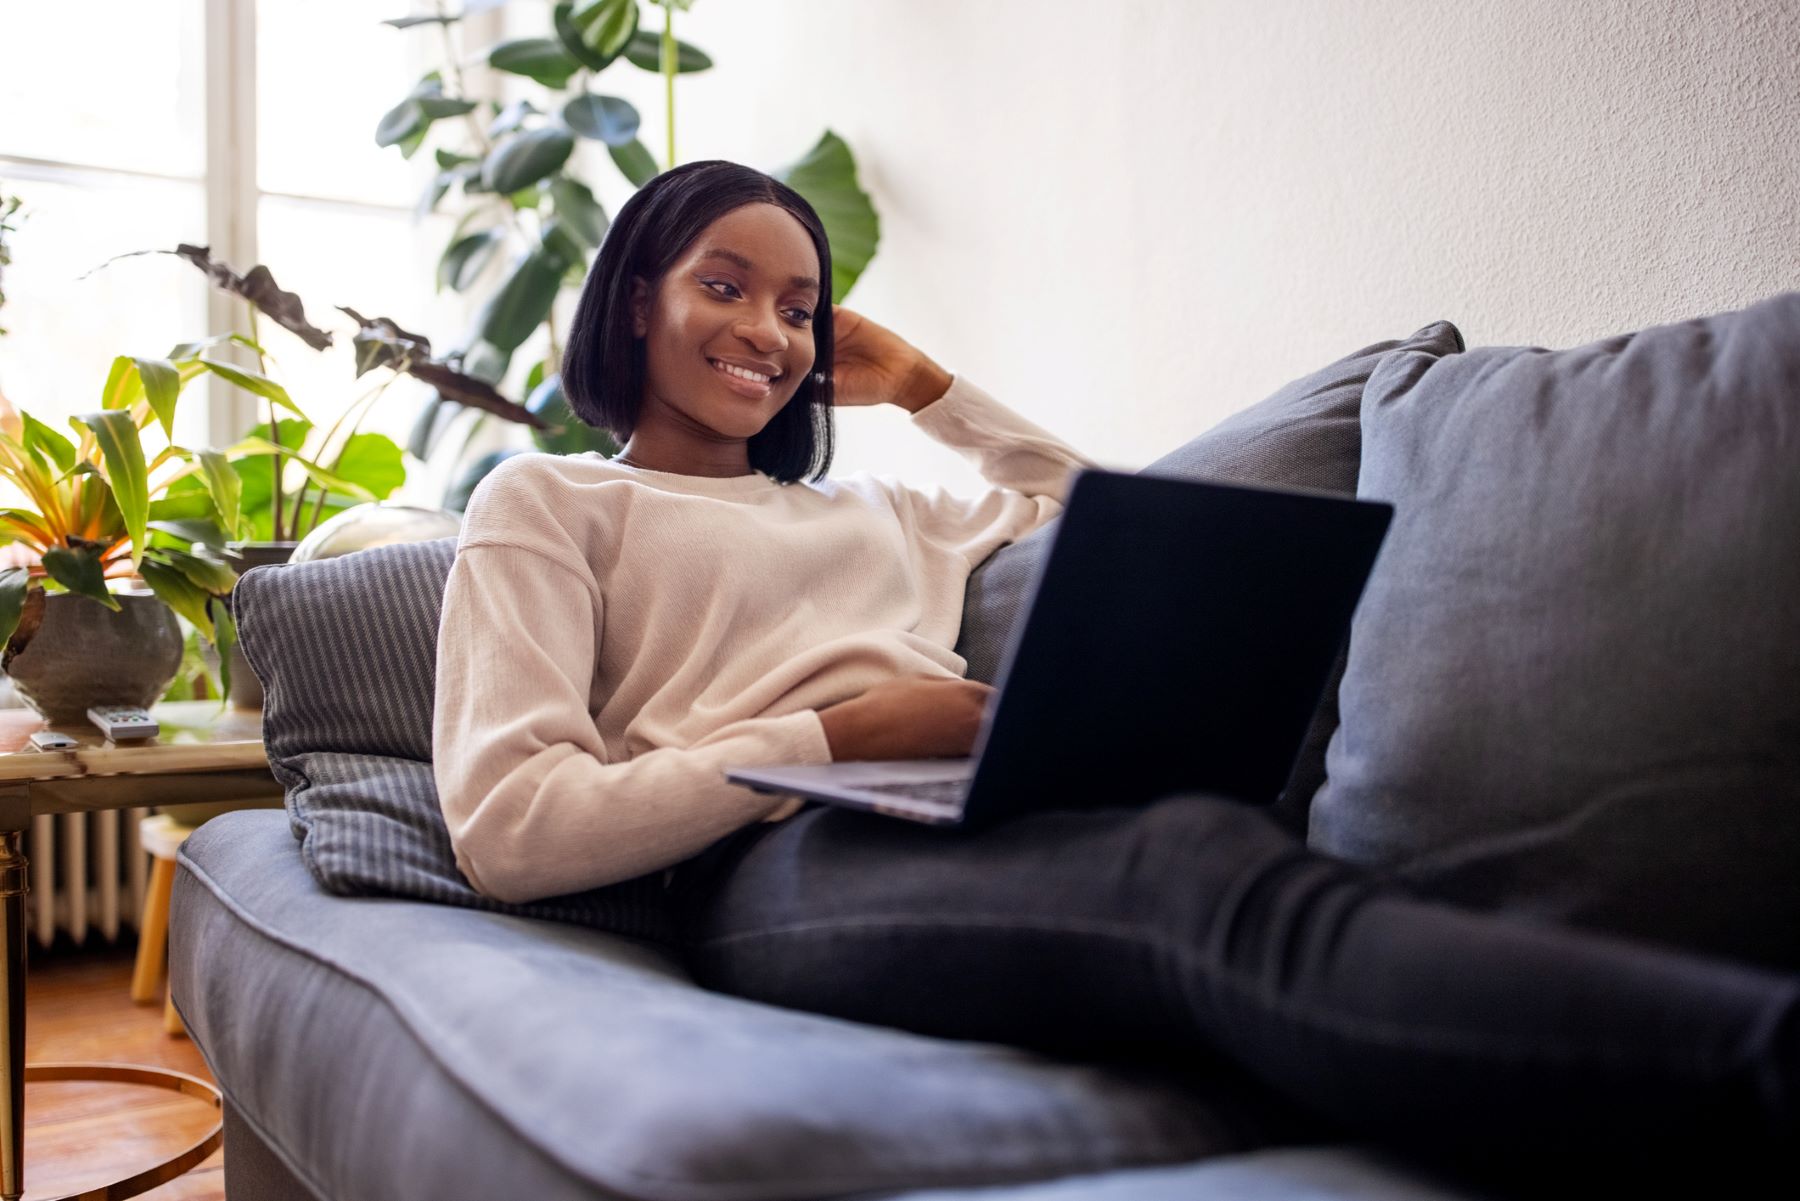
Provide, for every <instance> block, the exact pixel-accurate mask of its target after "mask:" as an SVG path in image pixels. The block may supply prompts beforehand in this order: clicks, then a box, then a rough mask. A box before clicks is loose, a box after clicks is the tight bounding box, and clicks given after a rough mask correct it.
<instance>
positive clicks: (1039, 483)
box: [898, 375, 1098, 564]
mask: <svg viewBox="0 0 1800 1201" xmlns="http://www.w3.org/2000/svg"><path fill="white" fill-rule="evenodd" d="M913 424H914V425H916V426H917V427H918V428H919V429H921V430H923V431H924V432H925V433H926V434H928V435H930V436H931V437H932V438H933V439H935V440H936V441H938V442H941V443H943V444H944V445H946V446H948V447H950V448H951V449H953V450H955V451H957V452H959V453H960V454H961V455H962V456H963V457H964V458H966V459H968V460H969V461H970V462H972V463H974V464H975V466H976V467H978V468H980V470H981V474H982V476H983V477H984V478H986V479H987V481H988V482H989V483H991V484H993V485H995V487H994V488H992V489H990V490H989V491H987V492H985V493H983V494H982V495H980V496H977V497H972V498H967V497H960V496H952V495H950V494H949V493H947V492H945V491H944V490H943V489H942V488H934V489H932V490H930V491H920V490H918V489H914V488H908V487H905V486H904V485H898V486H899V487H900V488H901V493H902V499H903V500H904V501H905V503H906V504H907V506H908V507H909V508H910V509H911V510H912V513H913V515H914V519H915V521H917V523H918V528H919V533H920V534H921V535H922V536H923V537H925V538H927V539H929V540H931V541H933V542H937V543H939V544H942V545H947V546H951V547H954V548H955V549H956V550H958V551H960V552H961V553H962V554H963V555H964V556H965V557H966V558H967V559H968V560H969V562H970V563H971V564H975V563H979V562H981V561H982V560H983V559H985V558H987V556H988V555H990V554H992V553H993V552H994V551H995V550H996V549H998V548H999V547H1001V546H1003V545H1005V544H1006V543H1008V542H1016V541H1018V540H1019V539H1020V538H1023V537H1024V536H1025V535H1026V534H1029V533H1030V532H1031V531H1033V530H1035V529H1037V528H1038V527H1039V526H1041V525H1043V524H1044V523H1045V522H1047V521H1049V520H1050V519H1051V518H1053V517H1055V516H1056V515H1057V514H1059V513H1061V512H1062V509H1063V501H1064V499H1065V498H1066V497H1067V496H1068V494H1069V485H1070V482H1071V480H1072V479H1073V477H1074V474H1075V472H1076V471H1077V470H1078V469H1080V468H1083V467H1097V466H1098V464H1097V463H1095V462H1094V461H1093V460H1092V459H1089V458H1088V457H1087V456H1086V455H1084V454H1082V453H1081V452H1080V451H1078V450H1076V449H1075V448H1074V447H1072V446H1070V445H1069V444H1068V443H1066V442H1064V441H1062V440H1061V439H1059V438H1058V437H1057V436H1056V435H1055V434H1052V433H1050V432H1049V431H1048V430H1046V429H1044V428H1043V427H1041V426H1038V425H1035V424H1033V423H1032V422H1030V421H1027V420H1026V419H1025V418H1023V417H1021V416H1020V415H1019V414H1017V413H1015V412H1013V411H1012V410H1011V409H1009V408H1007V407H1006V406H1005V405H1003V404H1001V403H1000V402H999V401H997V400H995V399H994V398H993V397H992V396H989V395H988V394H987V393H986V392H984V391H982V390H981V389H980V388H978V387H976V386H975V385H974V384H971V383H969V382H968V381H967V380H965V379H964V378H963V377H962V376H960V375H958V376H955V377H953V378H952V380H951V383H950V388H949V390H948V391H946V392H945V393H944V394H943V395H942V396H940V397H939V398H938V399H936V400H934V401H932V402H931V403H930V404H928V405H926V406H925V407H924V408H922V409H920V410H919V411H918V412H917V413H915V414H913Z"/></svg>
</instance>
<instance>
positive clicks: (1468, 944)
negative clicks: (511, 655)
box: [678, 796, 1800, 1167]
mask: <svg viewBox="0 0 1800 1201" xmlns="http://www.w3.org/2000/svg"><path fill="white" fill-rule="evenodd" d="M694 867H695V870H694V871H693V873H692V874H691V875H686V876H684V878H683V879H682V880H681V883H680V884H678V896H680V897H681V899H682V903H683V906H684V910H685V921H686V923H687V931H688V937H689V943H690V957H691V963H692V965H693V967H694V970H695V972H696V974H697V976H698V977H699V979H700V980H701V982H702V983H703V984H706V985H708V986H710V987H714V988H717V989H720V990H723V991H727V992H732V993H736V994H739V995H743V996H748V997H752V998H756V999H759V1000H764V1001H769V1002H773V1003H776V1004H782V1005H787V1006H790V1007H794V1008H801V1009H808V1010H813V1011H817V1012H822V1013H828V1014H833V1015H837V1016H841V1017H846V1018H851V1019H856V1020H861V1021H867V1022H874V1023H880V1024H885V1025H891V1026H898V1027H902V1028H906V1029H911V1030H916V1031H921V1032H925V1033H930V1034H936V1035H940V1036H945V1037H953V1038H974V1039H990V1040H995V1041H1001V1042H1007V1043H1012V1044H1015V1045H1021V1046H1028V1047H1035V1048H1040V1049H1044V1050H1047V1051H1051V1052H1054V1053H1060V1054H1087V1053H1099V1054H1104V1053H1110V1052H1119V1053H1125V1054H1131V1053H1135V1052H1145V1051H1150V1050H1153V1049H1160V1051H1161V1053H1162V1054H1163V1055H1164V1056H1165V1057H1166V1056H1167V1053H1168V1051H1169V1050H1170V1049H1187V1050H1188V1052H1189V1053H1191V1054H1193V1055H1195V1056H1196V1057H1199V1056H1204V1055H1208V1054H1211V1053H1212V1052H1213V1051H1217V1052H1220V1053H1223V1054H1224V1055H1226V1056H1228V1057H1229V1058H1231V1059H1234V1060H1236V1061H1237V1062H1238V1063H1240V1064H1242V1065H1243V1066H1244V1067H1245V1068H1246V1069H1248V1070H1249V1071H1250V1072H1251V1073H1252V1074H1253V1075H1255V1076H1257V1077H1259V1078H1261V1079H1262V1080H1263V1081H1264V1082H1266V1083H1267V1084H1269V1085H1271V1086H1273V1087H1274V1088H1275V1089H1276V1090H1277V1091H1279V1092H1280V1093H1282V1094H1283V1095H1285V1096H1286V1097H1288V1098H1289V1099H1291V1100H1293V1101H1295V1102H1297V1103H1299V1104H1300V1105H1301V1106H1303V1107H1305V1108H1307V1109H1309V1110H1310V1111H1312V1112H1313V1113H1315V1114H1318V1115H1321V1116H1324V1117H1326V1118H1328V1119H1331V1120H1333V1121H1334V1122H1336V1123H1338V1124H1340V1125H1341V1126H1343V1127H1344V1128H1347V1129H1349V1130H1351V1131H1354V1132H1357V1133H1359V1134H1361V1135H1365V1136H1369V1137H1375V1138H1382V1139H1386V1140H1388V1141H1391V1142H1395V1143H1399V1144H1403V1145H1406V1146H1409V1147H1412V1148H1414V1149H1415V1150H1419V1151H1423V1152H1426V1153H1439V1154H1444V1155H1448V1156H1450V1157H1453V1158H1457V1159H1461V1160H1464V1161H1469V1160H1481V1161H1485V1162H1489V1163H1493V1162H1498V1161H1500V1160H1502V1159H1517V1158H1518V1157H1523V1156H1530V1155H1534V1154H1540V1155H1541V1154H1566V1153H1571V1152H1577V1153H1581V1154H1583V1155H1590V1156H1592V1157H1595V1158H1598V1157H1603V1156H1628V1157H1629V1163H1630V1164H1631V1165H1632V1166H1640V1167H1641V1166H1643V1165H1645V1164H1647V1163H1649V1162H1651V1161H1652V1160H1656V1159H1660V1158H1675V1157H1678V1156H1679V1155H1681V1154H1682V1153H1685V1152H1696V1153H1698V1152H1699V1151H1701V1150H1705V1151H1707V1152H1715V1151H1716V1152H1720V1153H1730V1154H1733V1155H1736V1156H1739V1157H1740V1162H1741V1157H1743V1156H1746V1155H1756V1156H1769V1157H1772V1156H1773V1155H1774V1152H1775V1150H1776V1149H1778V1148H1781V1147H1791V1146H1792V1140H1793V1139H1794V1138H1795V1136H1796V1134H1800V1117H1797V1109H1800V1099H1797V1098H1796V1095H1795V1091H1796V1087H1797V1085H1796V1081H1797V1079H1800V978H1795V977H1782V976H1778V975H1773V974H1770V973H1766V972H1762V971H1758V970H1752V969H1749V968H1745V967H1739V966H1736V965H1733V964H1730V963H1725V962H1721V961H1713V960H1703V959H1699V958H1695V957H1692V956H1689V955H1685V954H1680V953H1676V952H1672V951H1663V950H1661V949H1658V948H1655V947H1652V946H1649V945H1645V944H1638V943H1628V942H1623V941H1619V940H1615V939H1610V938H1607V937H1603V936H1599V935H1592V934H1587V933H1583V932H1579V931H1574V930H1567V929H1561V928H1555V927H1548V926H1542V925H1534V924H1528V923H1525V922H1523V921H1518V920H1514V919H1510V918H1507V917H1504V916H1498V915H1490V914H1484V913H1476V912H1469V911H1464V910H1459V909H1455V908H1451V907H1449V906H1446V905H1443V904H1439V903H1435V902H1432V901H1429V900H1426V899H1423V898H1420V897H1417V896H1415V895H1413V894H1410V893H1408V892H1406V891H1403V890H1402V889H1400V888H1398V887H1395V886H1392V885H1390V884H1388V883H1386V882H1385V881H1384V880H1382V879H1381V878H1380V877H1377V876H1375V875H1372V874H1371V873H1368V872H1366V871H1363V870H1360V869H1357V868H1354V867H1351V866H1349V865H1346V864H1343V863H1340V862H1338V861H1335V860H1331V859H1327V858H1324V857H1321V856H1318V855H1315V854H1313V853H1311V852H1309V851H1307V850H1306V849H1305V848H1304V847H1303V846H1301V845H1300V844H1298V843H1297V842H1296V841H1294V839H1293V838H1292V837H1291V836H1289V835H1288V834H1286V833H1284V832H1283V831H1281V830H1280V829H1279V828H1278V827H1277V826H1276V825H1275V824H1274V823H1273V822H1271V821H1270V820H1269V819H1268V818H1267V817H1266V816H1265V815H1264V814H1263V813H1261V812H1260V811H1258V810H1256V809H1253V808H1249V807H1246V806H1243V805H1240V804H1236V803H1234V802H1230V801H1224V800H1219V799H1215V798H1211V797H1204V796H1180V797H1171V798H1167V799H1164V800H1162V801H1159V802H1157V803H1155V804H1153V805H1150V806H1148V807H1146V808H1143V809H1136V810H1130V809H1103V810H1089V811H1083V812H1055V813H1042V814H1035V815H1031V816H1029V817H1025V818H1021V819H1018V820H1015V821H1012V822H1008V823H1006V824H1004V825H1000V826H996V827H993V828H991V829H986V830H980V831H947V830H941V829H933V828H927V827H918V826H912V825H909V824H908V823H905V822H900V821H895V820H892V819H888V818H881V817H874V816H869V815H864V814H858V813H852V812H846V811H841V810H831V809H826V808H813V809H809V810H807V811H804V812H802V813H801V814H798V815H797V816H795V817H793V818H791V819H789V820H788V821H786V822H783V823H780V824H778V825H774V826H770V827H768V828H767V829H766V830H753V831H747V832H745V833H744V834H742V835H740V836H738V837H736V838H735V839H734V840H730V841H729V842H728V843H726V844H723V845H721V846H720V847H719V848H717V849H716V852H715V853H714V854H712V855H710V856H707V857H703V859H702V860H700V861H697V862H696V863H695V865H694ZM684 870H685V869H684Z"/></svg>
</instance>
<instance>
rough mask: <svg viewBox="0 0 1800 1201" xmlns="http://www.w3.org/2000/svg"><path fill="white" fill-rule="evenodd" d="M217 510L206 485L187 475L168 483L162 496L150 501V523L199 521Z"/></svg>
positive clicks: (209, 516)
mask: <svg viewBox="0 0 1800 1201" xmlns="http://www.w3.org/2000/svg"><path fill="white" fill-rule="evenodd" d="M217 511H218V510H217V509H216V508H215V507H214V505H213V500H212V497H211V496H209V495H208V494H207V492H206V485H205V484H204V483H202V482H201V481H200V480H199V479H197V478H195V477H192V476H188V477H185V478H183V479H179V480H176V481H175V482H174V483H173V484H171V485H169V490H168V492H167V493H166V494H164V495H163V496H161V497H159V498H157V499H156V500H153V501H151V502H150V523H151V524H152V525H154V524H156V523H158V522H180V521H200V520H204V519H208V518H211V517H212V516H213V515H214V514H215V513H216V512H217Z"/></svg>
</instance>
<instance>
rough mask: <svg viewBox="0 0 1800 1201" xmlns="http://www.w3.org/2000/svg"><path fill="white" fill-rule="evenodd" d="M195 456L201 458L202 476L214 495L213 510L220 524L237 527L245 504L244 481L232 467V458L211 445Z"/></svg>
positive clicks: (210, 494)
mask: <svg viewBox="0 0 1800 1201" xmlns="http://www.w3.org/2000/svg"><path fill="white" fill-rule="evenodd" d="M194 457H195V458H196V459H198V460H199V463H200V478H201V479H202V480H203V481H204V482H205V484H206V491H207V494H208V495H209V496H211V497H212V502H213V511H214V512H215V513H216V514H217V515H218V520H219V524H220V525H222V526H224V527H225V528H226V529H227V530H235V529H237V525H238V514H239V513H240V512H241V511H242V505H243V489H244V483H243V481H242V480H241V479H239V478H238V473H237V472H235V471H233V470H232V469H231V462H230V460H228V459H227V458H226V457H225V456H224V455H222V454H220V453H219V452H218V451H216V450H213V449H211V448H210V447H209V448H206V449H204V450H198V451H195V452H194Z"/></svg>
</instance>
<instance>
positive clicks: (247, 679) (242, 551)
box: [220, 542, 300, 709]
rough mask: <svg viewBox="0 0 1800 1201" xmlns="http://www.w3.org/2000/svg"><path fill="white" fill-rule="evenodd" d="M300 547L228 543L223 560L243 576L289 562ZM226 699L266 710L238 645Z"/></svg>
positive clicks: (239, 706) (233, 650)
mask: <svg viewBox="0 0 1800 1201" xmlns="http://www.w3.org/2000/svg"><path fill="white" fill-rule="evenodd" d="M298 545H300V544H299V543H298V542H227V543H226V544H225V553H224V554H223V555H222V556H220V557H221V558H223V559H224V560H225V562H226V563H228V564H230V565H231V569H232V570H233V571H235V572H237V573H238V574H239V575H242V574H244V573H245V572H246V571H249V570H250V569H251V568H252V567H267V566H270V565H272V564H279V563H286V562H287V561H288V560H289V559H290V558H292V557H293V554H294V548H295V547H296V546H298ZM226 699H227V700H228V701H230V702H231V707H232V708H233V709H261V708H262V707H263V686H262V681H261V680H259V679H257V678H256V673H255V672H254V671H252V670H250V660H248V659H246V658H244V652H243V651H241V650H239V649H238V648H237V646H236V644H233V645H232V648H231V691H230V692H229V693H227V694H226Z"/></svg>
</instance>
